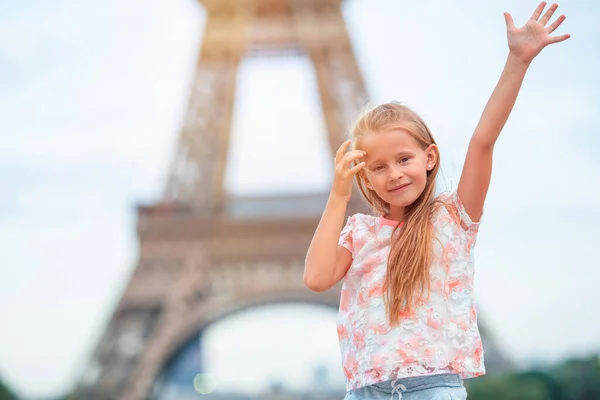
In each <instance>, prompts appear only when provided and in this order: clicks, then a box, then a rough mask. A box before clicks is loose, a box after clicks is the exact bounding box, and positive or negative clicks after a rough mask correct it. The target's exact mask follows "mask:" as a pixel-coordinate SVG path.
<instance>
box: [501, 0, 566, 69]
mask: <svg viewBox="0 0 600 400" xmlns="http://www.w3.org/2000/svg"><path fill="white" fill-rule="evenodd" d="M545 8H546V2H545V1H543V2H541V3H540V5H539V6H538V7H537V8H536V9H535V11H534V12H533V15H532V16H531V18H530V19H529V20H528V21H527V23H526V24H525V26H523V27H521V28H517V27H516V26H515V23H514V21H513V19H512V16H511V15H510V14H509V13H504V18H505V20H506V28H507V37H508V48H509V50H510V52H511V53H512V54H513V55H514V56H515V57H516V58H517V59H518V60H519V61H521V62H522V63H524V64H526V65H529V64H530V63H531V61H532V60H533V59H534V58H535V57H536V56H537V55H538V54H540V52H541V51H542V50H543V49H544V47H546V46H548V45H549V44H553V43H558V42H562V41H564V40H567V39H568V38H570V37H571V35H569V34H568V33H567V34H564V35H560V36H550V34H551V33H552V32H554V31H555V30H556V28H558V27H559V26H560V24H562V23H563V21H564V20H565V16H564V15H561V16H560V17H558V18H557V19H556V21H554V22H553V23H552V24H551V25H549V26H546V24H548V22H549V21H550V18H552V15H553V14H554V12H555V11H556V9H557V8H558V4H556V3H555V4H552V5H551V6H550V8H549V9H548V11H546V12H545V13H544V15H543V16H542V17H541V18H540V16H541V15H542V12H543V11H544V9H545Z"/></svg>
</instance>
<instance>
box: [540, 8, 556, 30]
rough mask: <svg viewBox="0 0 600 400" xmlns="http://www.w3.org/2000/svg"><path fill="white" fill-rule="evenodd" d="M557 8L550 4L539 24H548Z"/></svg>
mask: <svg viewBox="0 0 600 400" xmlns="http://www.w3.org/2000/svg"><path fill="white" fill-rule="evenodd" d="M557 8H558V4H556V3H554V4H552V5H551V6H550V8H549V9H548V11H546V13H545V14H544V16H543V17H542V19H540V24H542V25H546V24H547V23H548V21H550V18H552V14H554V11H556V9H557Z"/></svg>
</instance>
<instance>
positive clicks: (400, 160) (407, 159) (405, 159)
mask: <svg viewBox="0 0 600 400" xmlns="http://www.w3.org/2000/svg"><path fill="white" fill-rule="evenodd" d="M408 161H410V158H409V157H402V158H400V159H399V160H398V162H399V163H400V164H405V163H407V162H408Z"/></svg>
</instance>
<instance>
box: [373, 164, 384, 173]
mask: <svg viewBox="0 0 600 400" xmlns="http://www.w3.org/2000/svg"><path fill="white" fill-rule="evenodd" d="M382 169H383V165H378V166H376V167H375V168H373V171H375V172H377V171H381V170H382Z"/></svg>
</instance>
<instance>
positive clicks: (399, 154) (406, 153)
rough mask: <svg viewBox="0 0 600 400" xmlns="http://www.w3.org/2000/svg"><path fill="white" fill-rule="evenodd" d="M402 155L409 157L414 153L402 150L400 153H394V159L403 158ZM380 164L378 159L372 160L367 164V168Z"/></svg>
mask: <svg viewBox="0 0 600 400" xmlns="http://www.w3.org/2000/svg"><path fill="white" fill-rule="evenodd" d="M404 155H410V156H412V155H414V153H413V152H412V151H410V150H402V151H400V152H398V153H396V154H395V155H394V158H398V157H400V156H404ZM381 162H382V161H381V160H380V159H376V160H373V161H371V162H370V163H368V164H367V168H370V167H371V166H372V165H374V164H377V163H381Z"/></svg>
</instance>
